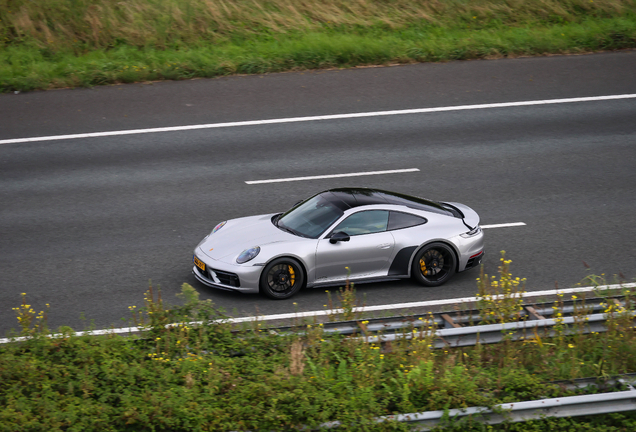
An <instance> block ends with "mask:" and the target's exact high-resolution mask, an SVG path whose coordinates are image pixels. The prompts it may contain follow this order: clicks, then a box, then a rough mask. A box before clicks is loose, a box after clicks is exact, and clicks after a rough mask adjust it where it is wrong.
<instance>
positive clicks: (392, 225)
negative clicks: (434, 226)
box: [388, 211, 427, 231]
mask: <svg viewBox="0 0 636 432" xmlns="http://www.w3.org/2000/svg"><path fill="white" fill-rule="evenodd" d="M426 222H427V221H426V219H424V218H423V217H420V216H416V215H413V214H410V213H402V212H396V211H392V212H390V213H389V226H388V229H389V231H392V230H398V229H402V228H409V227H413V226H417V225H422V224H425V223H426Z"/></svg>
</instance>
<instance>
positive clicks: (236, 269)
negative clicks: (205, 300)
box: [192, 250, 263, 293]
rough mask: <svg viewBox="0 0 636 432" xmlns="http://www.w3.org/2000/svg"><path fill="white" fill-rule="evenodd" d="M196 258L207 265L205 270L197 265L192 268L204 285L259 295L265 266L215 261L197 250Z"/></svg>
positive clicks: (195, 275)
mask: <svg viewBox="0 0 636 432" xmlns="http://www.w3.org/2000/svg"><path fill="white" fill-rule="evenodd" d="M194 256H196V257H197V258H198V259H199V260H200V261H202V262H203V263H204V264H205V270H202V269H200V268H199V267H197V266H196V265H194V266H193V267H192V274H194V277H195V278H197V280H198V281H199V282H201V283H202V284H204V285H207V286H209V287H212V288H218V289H222V290H225V291H237V292H242V293H258V291H259V288H258V282H259V279H260V276H261V271H262V270H263V266H254V265H249V264H243V265H232V264H227V263H224V262H222V261H218V260H213V259H211V258H209V257H208V256H206V255H205V254H203V253H201V252H199V251H197V250H195V253H194ZM193 259H194V258H193Z"/></svg>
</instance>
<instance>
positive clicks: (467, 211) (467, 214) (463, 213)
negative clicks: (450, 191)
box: [440, 202, 479, 230]
mask: <svg viewBox="0 0 636 432" xmlns="http://www.w3.org/2000/svg"><path fill="white" fill-rule="evenodd" d="M440 204H442V205H444V206H448V207H450V208H451V209H453V210H455V211H454V212H453V213H455V212H457V213H459V215H458V216H456V217H461V218H462V220H463V221H464V225H466V226H467V227H468V229H471V230H473V229H475V228H477V226H478V225H479V215H478V214H477V212H476V211H475V210H473V209H471V208H470V207H468V206H467V205H464V204H460V203H446V202H445V203H440Z"/></svg>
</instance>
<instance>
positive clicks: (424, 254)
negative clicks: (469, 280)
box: [411, 243, 457, 287]
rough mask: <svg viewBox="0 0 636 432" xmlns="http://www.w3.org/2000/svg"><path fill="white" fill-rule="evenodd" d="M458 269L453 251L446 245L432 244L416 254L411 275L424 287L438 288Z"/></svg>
mask: <svg viewBox="0 0 636 432" xmlns="http://www.w3.org/2000/svg"><path fill="white" fill-rule="evenodd" d="M456 267H457V259H456V258H455V252H454V251H453V249H452V248H451V247H450V246H448V245H447V244H444V243H431V244H428V245H426V246H424V247H423V248H422V249H420V250H419V252H417V254H415V258H414V259H413V266H412V267H411V275H412V276H413V277H414V278H415V280H417V281H418V282H419V283H421V284H422V285H424V286H428V287H436V286H440V285H442V284H444V283H445V282H446V281H448V280H449V279H450V278H451V276H453V274H455V268H456Z"/></svg>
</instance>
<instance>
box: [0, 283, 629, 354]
mask: <svg viewBox="0 0 636 432" xmlns="http://www.w3.org/2000/svg"><path fill="white" fill-rule="evenodd" d="M621 288H630V289H631V288H636V283H626V284H612V285H599V286H595V287H594V286H587V287H579V288H564V289H551V290H545V291H532V292H526V293H523V294H521V297H522V298H529V297H543V296H554V295H557V294H564V295H565V294H574V293H580V292H590V291H594V290H615V289H621ZM478 300H479V299H478V298H477V297H463V298H454V299H444V300H431V301H423V302H410V303H394V304H387V305H377V306H363V307H356V308H353V309H352V312H373V311H385V310H395V309H413V308H420V307H430V306H444V305H449V304H450V305H456V304H461V303H474V302H476V301H478ZM343 312H344V309H333V310H319V311H311V312H292V313H285V314H276V315H262V316H255V317H254V316H249V317H240V318H230V319H228V320H224V322H229V323H243V322H253V321H274V320H282V319H293V318H313V317H319V316H326V315H331V314H338V313H343ZM191 324H200V322H195V323H191ZM142 330H143V328H141V327H125V328H118V329H105V330H89V331H82V332H76V333H75V334H76V335H77V336H84V335H106V334H125V333H135V332H140V331H142ZM57 336H62V335H56V334H53V335H51V337H57ZM25 339H26V337H17V338H13V341H16V342H17V341H23V340H25ZM11 341H12V339H10V338H4V339H0V344H4V343H9V342H11Z"/></svg>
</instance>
